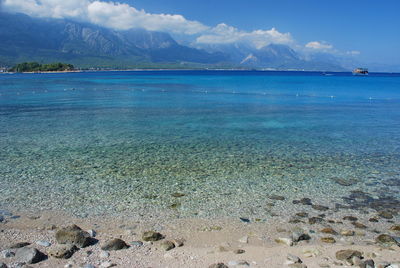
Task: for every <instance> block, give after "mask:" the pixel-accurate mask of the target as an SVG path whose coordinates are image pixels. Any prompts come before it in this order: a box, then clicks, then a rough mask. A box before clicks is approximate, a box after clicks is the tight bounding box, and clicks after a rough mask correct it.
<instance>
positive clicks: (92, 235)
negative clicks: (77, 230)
mask: <svg viewBox="0 0 400 268" xmlns="http://www.w3.org/2000/svg"><path fill="white" fill-rule="evenodd" d="M87 233H88V234H89V235H90V237H96V234H97V233H96V231H95V230H92V229H90V230H87Z"/></svg>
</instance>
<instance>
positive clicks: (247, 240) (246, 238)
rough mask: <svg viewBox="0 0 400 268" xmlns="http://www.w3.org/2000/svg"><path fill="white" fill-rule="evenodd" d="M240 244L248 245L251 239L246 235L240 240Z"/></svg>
mask: <svg viewBox="0 0 400 268" xmlns="http://www.w3.org/2000/svg"><path fill="white" fill-rule="evenodd" d="M238 241H239V242H240V243H243V244H247V243H249V237H248V236H247V235H246V236H243V237H242V238H240V239H239V240H238Z"/></svg>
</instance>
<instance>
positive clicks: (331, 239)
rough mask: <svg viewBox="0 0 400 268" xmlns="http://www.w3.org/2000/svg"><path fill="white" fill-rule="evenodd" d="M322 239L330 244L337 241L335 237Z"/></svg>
mask: <svg viewBox="0 0 400 268" xmlns="http://www.w3.org/2000/svg"><path fill="white" fill-rule="evenodd" d="M321 241H322V242H324V243H328V244H334V243H336V240H335V238H333V237H321Z"/></svg>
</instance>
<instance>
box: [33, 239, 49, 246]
mask: <svg viewBox="0 0 400 268" xmlns="http://www.w3.org/2000/svg"><path fill="white" fill-rule="evenodd" d="M36 245H39V246H42V247H50V246H51V243H50V242H48V241H44V240H39V241H36Z"/></svg>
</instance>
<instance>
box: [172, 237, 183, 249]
mask: <svg viewBox="0 0 400 268" xmlns="http://www.w3.org/2000/svg"><path fill="white" fill-rule="evenodd" d="M172 242H173V243H174V244H175V247H182V246H183V245H184V244H185V239H179V238H178V239H173V240H172Z"/></svg>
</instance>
